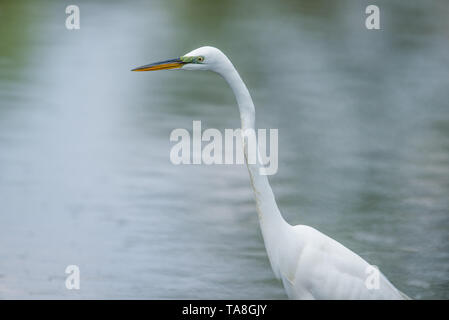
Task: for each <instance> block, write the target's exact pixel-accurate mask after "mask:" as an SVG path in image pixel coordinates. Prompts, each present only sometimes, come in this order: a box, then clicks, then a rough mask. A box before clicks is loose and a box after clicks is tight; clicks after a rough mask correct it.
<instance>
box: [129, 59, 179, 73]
mask: <svg viewBox="0 0 449 320" xmlns="http://www.w3.org/2000/svg"><path fill="white" fill-rule="evenodd" d="M184 64H185V63H184V62H183V61H182V60H181V59H179V58H177V59H170V60H165V61H159V62H156V63H151V64H147V65H144V66H141V67H138V68H135V69H132V70H131V71H156V70H165V69H176V68H181V67H182V66H183V65H184Z"/></svg>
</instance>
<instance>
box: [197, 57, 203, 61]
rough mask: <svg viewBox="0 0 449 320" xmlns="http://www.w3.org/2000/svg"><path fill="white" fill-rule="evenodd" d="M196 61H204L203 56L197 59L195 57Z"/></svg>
mask: <svg viewBox="0 0 449 320" xmlns="http://www.w3.org/2000/svg"><path fill="white" fill-rule="evenodd" d="M196 60H197V61H198V62H203V61H204V57H198V59H196Z"/></svg>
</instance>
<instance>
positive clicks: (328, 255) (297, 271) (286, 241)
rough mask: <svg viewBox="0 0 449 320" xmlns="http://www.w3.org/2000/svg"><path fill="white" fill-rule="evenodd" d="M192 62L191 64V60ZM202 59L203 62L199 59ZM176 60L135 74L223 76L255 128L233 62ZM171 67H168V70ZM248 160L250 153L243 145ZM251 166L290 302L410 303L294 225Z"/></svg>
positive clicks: (344, 252) (358, 262)
mask: <svg viewBox="0 0 449 320" xmlns="http://www.w3.org/2000/svg"><path fill="white" fill-rule="evenodd" d="M186 57H187V58H186ZM195 57H199V58H195ZM173 61H175V60H168V61H164V62H161V63H156V64H151V65H147V66H143V67H141V68H137V69H135V70H136V71H147V70H148V71H149V70H160V69H175V68H177V69H178V70H211V71H214V72H216V73H218V74H220V75H221V76H222V77H223V78H224V79H225V80H226V81H227V83H228V84H229V86H230V87H231V89H232V91H233V92H234V94H235V97H236V100H237V103H238V107H239V110H240V118H241V125H242V129H243V130H246V129H254V128H255V109H254V104H253V101H252V99H251V96H250V94H249V92H248V89H247V88H246V86H245V84H244V82H243V81H242V79H241V78H240V76H239V74H238V72H237V70H236V69H235V68H234V66H233V65H232V63H231V61H230V60H229V59H228V58H227V57H226V56H225V55H224V54H223V53H222V52H221V51H220V50H218V49H217V48H213V47H201V48H198V49H195V50H193V51H191V52H189V53H187V54H186V55H185V56H183V57H181V59H180V61H181V62H180V63H179V66H178V65H174V62H173ZM164 66H166V67H164ZM244 152H245V155H246V157H245V158H247V156H248V148H247V145H246V144H245V142H244ZM246 164H247V167H248V171H249V176H250V180H251V187H252V188H253V191H254V196H255V200H256V208H257V212H258V216H259V222H260V227H261V230H262V235H263V238H264V242H265V247H266V249H267V253H268V257H269V260H270V263H271V266H272V268H273V271H274V273H275V275H276V277H277V278H279V279H281V280H282V283H283V285H284V288H285V291H286V292H287V295H288V297H289V298H291V299H407V298H408V297H407V296H406V295H404V294H403V293H401V292H400V291H399V290H397V289H396V288H395V287H394V286H393V285H392V284H391V283H390V282H389V281H388V279H387V278H386V277H385V276H384V275H383V274H382V273H379V277H378V280H379V281H378V287H372V286H369V284H368V285H367V282H368V277H369V276H370V275H371V276H372V275H373V273H372V271H373V269H372V267H371V266H370V265H369V264H368V262H366V261H365V260H364V259H362V258H361V257H360V256H358V255H357V254H356V253H354V252H352V251H351V250H349V249H348V248H346V247H344V246H343V245H341V244H340V243H339V242H337V241H335V240H334V239H332V238H330V237H328V236H326V235H324V234H322V233H321V232H319V231H317V230H316V229H314V228H312V227H309V226H304V225H297V226H291V225H289V224H288V223H287V222H286V221H285V220H284V219H283V218H282V215H281V213H280V212H279V209H278V207H277V204H276V200H275V198H274V195H273V192H272V190H271V187H270V184H269V182H268V178H267V177H266V176H265V175H260V173H259V169H260V166H259V165H258V164H248V163H246Z"/></svg>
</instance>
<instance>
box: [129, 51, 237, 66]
mask: <svg viewBox="0 0 449 320" xmlns="http://www.w3.org/2000/svg"><path fill="white" fill-rule="evenodd" d="M227 61H229V60H228V58H227V57H226V56H225V55H224V54H223V53H222V52H221V51H220V50H218V49H217V48H214V47H201V48H198V49H195V50H193V51H190V52H189V53H186V54H185V55H183V56H181V57H179V58H176V59H170V60H164V61H159V62H155V63H151V64H147V65H144V66H141V67H138V68H135V69H133V70H131V71H155V70H165V69H177V70H211V71H215V72H220V71H221V69H222V68H223V66H224V65H226V63H225V62H227Z"/></svg>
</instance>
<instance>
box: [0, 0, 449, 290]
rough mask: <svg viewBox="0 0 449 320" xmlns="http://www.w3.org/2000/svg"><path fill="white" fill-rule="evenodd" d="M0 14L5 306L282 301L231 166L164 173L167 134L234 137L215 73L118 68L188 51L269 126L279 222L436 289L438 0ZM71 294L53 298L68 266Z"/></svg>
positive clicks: (448, 242)
mask: <svg viewBox="0 0 449 320" xmlns="http://www.w3.org/2000/svg"><path fill="white" fill-rule="evenodd" d="M376 3H377V4H378V5H379V6H380V8H381V26H382V30H381V31H367V30H366V29H365V28H364V20H363V19H364V8H365V6H366V5H367V4H368V2H366V3H363V2H362V3H361V2H359V1H338V2H336V1H335V2H330V1H314V2H313V3H312V2H310V1H276V2H275V3H274V2H273V3H271V2H269V1H257V3H256V2H255V1H244V2H239V1H226V2H225V1H219V2H218V1H216V2H215V1H214V2H212V1H180V0H179V1H151V3H148V2H146V1H127V2H126V3H125V2H123V3H122V2H118V1H116V2H114V1H113V2H108V3H107V4H106V3H105V2H100V1H89V2H87V1H79V6H80V10H81V29H80V30H79V31H68V30H66V29H65V17H66V15H65V5H66V4H65V3H61V2H59V1H39V3H38V2H36V1H14V2H13V1H10V2H5V1H3V2H2V3H1V4H0V35H1V41H0V70H1V72H0V204H1V206H0V298H44V299H46V298H175V299H177V298H224V299H228V298H236V299H238V298H254V299H259V298H269V299H271V298H272V299H278V298H280V299H282V298H286V296H285V294H284V290H283V288H282V286H281V284H280V283H279V282H278V281H277V280H275V279H274V276H273V274H272V271H271V269H270V266H269V263H268V260H267V257H266V253H265V249H264V246H263V242H262V238H261V234H260V231H259V226H258V221H257V215H256V212H255V207H254V203H253V198H252V193H251V189H250V185H249V179H248V175H247V172H246V169H245V167H243V166H174V165H172V164H171V163H170V161H169V151H170V148H171V146H172V144H171V143H170V141H169V139H168V137H169V134H170V132H171V130H173V129H174V128H187V129H190V128H191V126H192V120H202V122H203V128H207V127H214V128H219V129H224V128H236V127H237V126H238V125H239V117H238V112H237V108H236V106H235V102H234V98H233V96H232V93H231V92H230V90H229V89H228V88H227V86H226V85H225V83H224V82H223V80H222V79H221V78H220V77H218V76H216V75H214V74H209V73H192V72H160V73H138V74H136V73H131V72H129V70H130V69H131V68H132V67H135V66H138V65H141V64H145V63H149V62H152V61H154V60H159V59H165V58H173V57H176V56H179V55H181V54H184V53H186V52H188V51H190V50H192V49H194V48H196V47H199V46H202V45H213V46H216V47H219V48H221V49H222V50H223V51H224V52H225V53H227V54H228V55H229V56H230V58H231V59H232V60H233V62H234V64H235V65H236V67H237V68H238V69H239V71H240V73H241V75H242V77H243V78H244V80H245V81H246V82H247V85H248V87H249V88H250V91H251V92H252V95H253V99H254V101H255V104H256V109H257V121H258V126H259V127H260V128H279V140H280V147H279V148H280V150H279V152H280V155H279V157H280V159H279V160H280V163H279V171H278V173H277V174H276V175H275V176H272V177H270V181H271V183H272V186H273V189H274V192H275V194H276V197H277V200H278V204H279V207H280V209H281V211H282V212H283V215H284V216H285V218H286V219H287V220H288V221H289V222H290V223H292V224H298V223H302V224H308V225H311V226H313V227H315V228H317V229H319V230H321V231H322V232H324V233H326V234H328V235H329V236H331V237H333V238H334V239H337V240H338V241H340V242H341V243H343V244H344V245H346V246H347V247H349V248H351V249H353V250H354V251H356V252H357V253H359V254H360V255H361V256H362V257H364V258H365V259H367V260H368V261H369V262H370V263H373V264H376V265H379V266H380V268H381V269H382V270H383V272H384V273H385V274H386V275H387V276H388V278H389V279H390V280H391V281H392V282H393V283H394V284H395V285H396V286H397V287H398V288H400V289H401V290H403V291H404V292H406V293H407V294H408V295H410V296H411V297H413V298H421V299H428V298H446V299H447V298H449V269H448V265H449V237H448V229H449V93H448V87H449V72H448V71H449V67H448V66H449V56H448V54H447V53H448V52H449V41H448V40H449V31H448V30H449V23H448V21H449V20H448V19H447V17H448V15H449V6H448V4H447V2H446V1H426V2H422V1H406V2H405V1H399V0H395V1H376ZM69 264H76V265H79V266H80V269H81V290H79V291H68V290H66V289H65V286H64V281H65V277H66V275H65V273H64V270H65V267H66V266H67V265H69Z"/></svg>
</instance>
